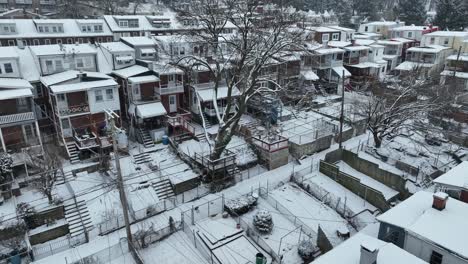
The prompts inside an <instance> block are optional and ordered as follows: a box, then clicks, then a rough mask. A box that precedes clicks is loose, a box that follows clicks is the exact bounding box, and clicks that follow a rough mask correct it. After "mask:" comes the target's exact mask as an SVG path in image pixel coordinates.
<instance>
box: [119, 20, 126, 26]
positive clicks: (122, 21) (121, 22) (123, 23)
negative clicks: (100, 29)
mask: <svg viewBox="0 0 468 264" xmlns="http://www.w3.org/2000/svg"><path fill="white" fill-rule="evenodd" d="M119 27H128V21H127V20H120V21H119Z"/></svg>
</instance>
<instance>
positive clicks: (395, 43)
mask: <svg viewBox="0 0 468 264" xmlns="http://www.w3.org/2000/svg"><path fill="white" fill-rule="evenodd" d="M377 43H378V44H381V45H394V46H401V45H403V43H401V42H400V41H395V40H387V39H386V40H377Z"/></svg>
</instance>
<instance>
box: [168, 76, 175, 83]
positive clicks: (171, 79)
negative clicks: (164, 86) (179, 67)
mask: <svg viewBox="0 0 468 264" xmlns="http://www.w3.org/2000/svg"><path fill="white" fill-rule="evenodd" d="M167 80H168V82H173V81H174V75H173V74H170V75H168V76H167Z"/></svg>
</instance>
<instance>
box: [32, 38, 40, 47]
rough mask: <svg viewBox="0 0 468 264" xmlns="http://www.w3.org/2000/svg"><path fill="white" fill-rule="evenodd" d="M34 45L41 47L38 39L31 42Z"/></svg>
mask: <svg viewBox="0 0 468 264" xmlns="http://www.w3.org/2000/svg"><path fill="white" fill-rule="evenodd" d="M33 44H34V45H36V46H37V45H41V42H40V41H39V40H38V39H35V40H33Z"/></svg>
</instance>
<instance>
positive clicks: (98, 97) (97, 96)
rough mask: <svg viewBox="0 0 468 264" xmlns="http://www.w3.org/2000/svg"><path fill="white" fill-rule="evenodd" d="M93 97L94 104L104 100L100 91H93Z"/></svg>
mask: <svg viewBox="0 0 468 264" xmlns="http://www.w3.org/2000/svg"><path fill="white" fill-rule="evenodd" d="M94 97H95V98H96V102H102V101H103V100H104V97H103V96H102V91H101V90H96V91H94Z"/></svg>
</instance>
